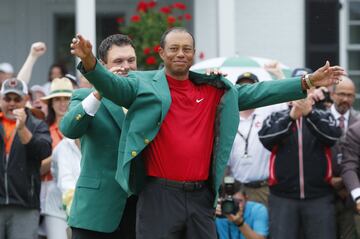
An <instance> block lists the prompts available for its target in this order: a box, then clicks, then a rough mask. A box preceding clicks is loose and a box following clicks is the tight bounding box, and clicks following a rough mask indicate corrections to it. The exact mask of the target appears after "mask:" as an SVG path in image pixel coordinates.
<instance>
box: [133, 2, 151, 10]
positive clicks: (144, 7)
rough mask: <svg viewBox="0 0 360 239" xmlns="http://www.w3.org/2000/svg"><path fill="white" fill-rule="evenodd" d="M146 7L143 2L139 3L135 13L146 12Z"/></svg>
mask: <svg viewBox="0 0 360 239" xmlns="http://www.w3.org/2000/svg"><path fill="white" fill-rule="evenodd" d="M147 7H148V5H147V4H146V2H144V1H140V2H139V3H138V5H137V8H136V11H138V12H146V10H147Z"/></svg>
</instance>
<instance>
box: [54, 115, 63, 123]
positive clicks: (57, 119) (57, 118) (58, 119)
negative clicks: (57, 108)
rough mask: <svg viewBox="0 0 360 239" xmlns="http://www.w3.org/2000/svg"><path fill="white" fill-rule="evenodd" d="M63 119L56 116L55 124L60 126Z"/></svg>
mask: <svg viewBox="0 0 360 239" xmlns="http://www.w3.org/2000/svg"><path fill="white" fill-rule="evenodd" d="M61 119H62V117H61V116H56V118H55V124H56V125H59V124H60V120H61Z"/></svg>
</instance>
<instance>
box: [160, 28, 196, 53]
mask: <svg viewBox="0 0 360 239" xmlns="http://www.w3.org/2000/svg"><path fill="white" fill-rule="evenodd" d="M171 32H186V33H188V34H189V35H190V36H191V38H192V40H193V47H194V49H195V38H194V36H193V34H191V33H190V32H189V31H188V30H187V29H186V28H185V27H172V28H169V29H167V30H166V31H165V32H164V33H163V34H162V36H161V38H160V47H161V48H163V49H164V47H165V43H166V42H165V40H166V36H167V35H168V34H169V33H171Z"/></svg>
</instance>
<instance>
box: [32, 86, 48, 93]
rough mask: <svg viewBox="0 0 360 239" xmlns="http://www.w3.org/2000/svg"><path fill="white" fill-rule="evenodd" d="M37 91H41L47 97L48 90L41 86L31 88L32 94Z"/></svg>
mask: <svg viewBox="0 0 360 239" xmlns="http://www.w3.org/2000/svg"><path fill="white" fill-rule="evenodd" d="M35 91H40V92H42V93H43V94H44V95H46V89H45V87H43V86H41V85H33V86H32V87H31V88H30V92H32V93H33V92H35Z"/></svg>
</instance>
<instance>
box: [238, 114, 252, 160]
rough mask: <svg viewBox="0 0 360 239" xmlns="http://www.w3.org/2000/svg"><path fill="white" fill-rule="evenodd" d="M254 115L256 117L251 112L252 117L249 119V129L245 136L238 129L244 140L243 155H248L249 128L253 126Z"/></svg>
mask: <svg viewBox="0 0 360 239" xmlns="http://www.w3.org/2000/svg"><path fill="white" fill-rule="evenodd" d="M255 117H256V115H255V114H253V116H252V119H251V124H250V129H249V131H248V133H247V135H246V137H245V136H244V135H243V134H242V133H240V131H239V130H238V133H239V135H240V137H241V138H242V139H243V140H244V141H245V149H244V156H247V155H248V146H249V138H250V134H251V130H252V128H253V124H254V120H255Z"/></svg>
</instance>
